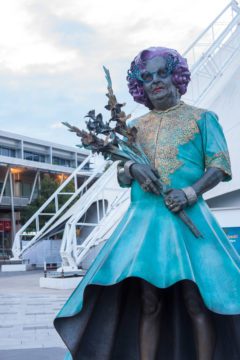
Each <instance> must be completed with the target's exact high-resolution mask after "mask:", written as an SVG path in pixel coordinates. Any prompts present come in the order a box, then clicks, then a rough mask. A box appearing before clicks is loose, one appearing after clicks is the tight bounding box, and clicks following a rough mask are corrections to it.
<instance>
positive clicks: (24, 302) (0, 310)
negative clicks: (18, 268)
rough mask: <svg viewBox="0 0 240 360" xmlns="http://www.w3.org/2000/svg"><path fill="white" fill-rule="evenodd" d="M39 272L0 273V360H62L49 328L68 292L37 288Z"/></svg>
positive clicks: (60, 348)
mask: <svg viewBox="0 0 240 360" xmlns="http://www.w3.org/2000/svg"><path fill="white" fill-rule="evenodd" d="M42 276H43V272H42V271H39V270H34V271H27V272H11V273H7V272H0V360H30V359H31V360H32V359H34V360H40V359H41V360H50V359H51V360H63V359H64V356H65V354H66V347H65V345H64V343H63V341H62V340H61V338H60V337H59V335H58V334H57V332H56V331H55V329H54V327H53V319H54V318H55V316H56V314H57V313H58V311H59V310H60V309H61V307H62V305H63V304H64V303H65V302H66V300H67V299H68V297H69V295H70V294H71V292H72V290H54V289H43V288H40V287H39V278H40V277H42Z"/></svg>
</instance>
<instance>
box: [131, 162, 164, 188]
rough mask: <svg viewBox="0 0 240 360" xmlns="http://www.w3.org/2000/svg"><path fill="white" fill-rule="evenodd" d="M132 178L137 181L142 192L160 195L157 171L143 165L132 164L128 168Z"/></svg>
mask: <svg viewBox="0 0 240 360" xmlns="http://www.w3.org/2000/svg"><path fill="white" fill-rule="evenodd" d="M130 173H131V175H132V177H133V178H134V179H135V180H137V182H138V183H139V184H140V186H141V188H142V189H143V190H144V191H148V192H152V193H154V194H156V195H160V193H161V191H162V186H161V183H160V181H159V175H158V173H157V170H155V169H153V168H152V167H151V166H149V165H145V164H137V163H135V164H133V165H131V167H130Z"/></svg>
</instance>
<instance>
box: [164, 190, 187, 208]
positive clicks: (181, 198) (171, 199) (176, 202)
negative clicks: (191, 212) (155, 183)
mask: <svg viewBox="0 0 240 360" xmlns="http://www.w3.org/2000/svg"><path fill="white" fill-rule="evenodd" d="M165 194H166V195H165V197H164V202H165V205H166V206H167V208H168V209H169V210H170V211H172V212H174V213H177V212H179V211H180V210H182V209H184V208H185V207H187V206H188V200H187V197H186V195H185V193H184V192H183V191H182V190H180V189H170V190H168V191H167V192H166V193H165Z"/></svg>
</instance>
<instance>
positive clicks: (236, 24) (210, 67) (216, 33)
mask: <svg viewBox="0 0 240 360" xmlns="http://www.w3.org/2000/svg"><path fill="white" fill-rule="evenodd" d="M239 36H240V8H239V6H238V3H237V2H236V1H235V0H233V1H231V2H230V3H229V4H228V5H227V6H226V7H225V9H224V10H223V11H222V12H221V13H220V14H219V15H218V16H217V17H216V18H215V19H214V21H213V22H212V23H211V24H210V25H209V26H208V27H207V28H206V30H204V31H203V32H202V34H200V36H199V37H198V38H197V39H196V40H195V41H194V43H193V44H192V45H191V46H190V47H189V48H188V49H187V50H186V51H185V53H184V56H185V57H186V58H187V59H188V61H189V62H190V65H191V82H190V84H189V87H188V93H187V95H186V96H184V98H185V99H186V101H187V102H188V103H190V104H193V105H199V104H200V103H201V102H202V100H203V99H204V98H205V97H206V96H207V94H208V92H209V90H210V89H211V88H212V86H213V85H215V83H216V81H217V80H218V79H220V78H221V76H222V74H223V71H224V70H225V69H226V67H227V66H228V65H229V63H230V62H231V61H232V59H233V57H234V55H235V54H236V53H237V52H238V51H240V41H239ZM223 52H224V56H223Z"/></svg>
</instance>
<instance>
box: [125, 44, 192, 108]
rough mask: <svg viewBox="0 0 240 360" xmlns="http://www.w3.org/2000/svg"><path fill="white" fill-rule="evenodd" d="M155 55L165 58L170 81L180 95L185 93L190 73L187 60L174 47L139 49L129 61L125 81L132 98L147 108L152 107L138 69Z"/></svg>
mask: <svg viewBox="0 0 240 360" xmlns="http://www.w3.org/2000/svg"><path fill="white" fill-rule="evenodd" d="M155 56H162V57H163V58H165V59H166V60H167V68H168V69H167V70H168V71H169V73H171V74H172V82H173V84H174V85H175V86H176V88H177V89H178V91H179V93H180V95H183V94H185V93H186V91H187V86H188V83H189V81H190V75H191V73H190V71H189V68H188V64H187V60H186V59H185V58H183V57H182V56H181V55H180V54H179V53H178V52H177V51H176V50H174V49H169V48H164V47H150V48H148V49H146V50H143V51H141V52H140V53H139V54H138V55H137V56H136V57H135V58H134V60H133V61H132V63H131V67H130V69H129V70H128V74H127V81H128V88H129V92H130V94H131V95H132V97H133V99H134V100H135V101H136V102H138V103H140V104H144V105H145V106H147V107H148V108H149V109H153V106H152V103H151V102H150V100H149V99H148V97H147V96H146V94H145V92H144V89H143V82H142V81H141V80H140V78H139V75H140V71H141V70H143V69H144V68H145V64H146V62H147V60H150V59H152V58H154V57H155Z"/></svg>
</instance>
